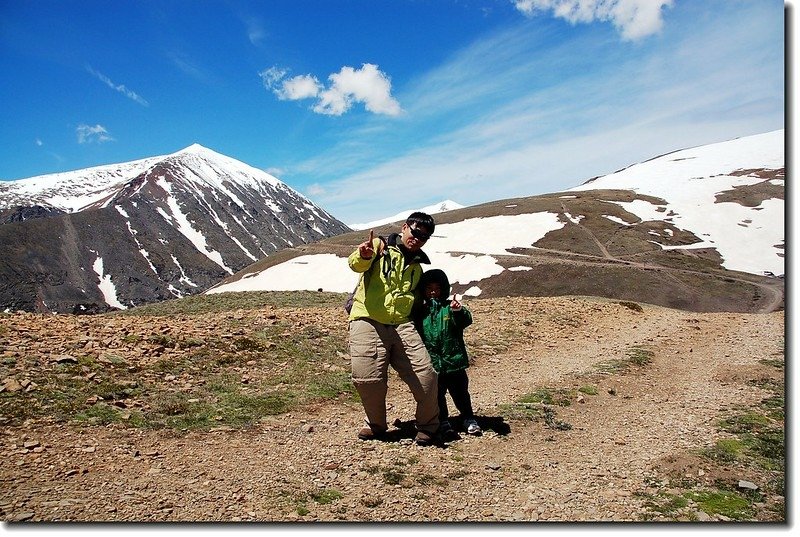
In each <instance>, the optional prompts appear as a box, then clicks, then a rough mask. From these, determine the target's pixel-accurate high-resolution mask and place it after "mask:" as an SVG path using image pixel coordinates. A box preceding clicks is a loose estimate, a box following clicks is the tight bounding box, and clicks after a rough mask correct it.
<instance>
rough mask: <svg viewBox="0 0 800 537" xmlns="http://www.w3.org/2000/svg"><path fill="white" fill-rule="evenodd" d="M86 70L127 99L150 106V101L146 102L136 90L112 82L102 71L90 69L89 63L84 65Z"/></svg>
mask: <svg viewBox="0 0 800 537" xmlns="http://www.w3.org/2000/svg"><path fill="white" fill-rule="evenodd" d="M86 70H87V71H89V72H90V73H91V74H92V75H94V76H95V77H97V78H98V79H99V80H100V81H102V82H103V83H105V85H106V86H108V87H109V88H111V89H113V90H115V91H118V92H119V93H122V94H123V95H125V97H127V98H128V99H131V100H132V101H135V102H137V103H139V104H141V105H142V106H150V103H148V102H147V101H146V100H144V99H143V98H142V97H141V96H139V95H137V94H136V92H134V91H131V90H129V89H128V88H126V87H125V85H124V84H115V83H114V82H112V81H111V79H110V78H108V77H107V76H106V75H104V74H103V73H100V72H98V71H95V70H94V69H92V66H91V65H87V66H86Z"/></svg>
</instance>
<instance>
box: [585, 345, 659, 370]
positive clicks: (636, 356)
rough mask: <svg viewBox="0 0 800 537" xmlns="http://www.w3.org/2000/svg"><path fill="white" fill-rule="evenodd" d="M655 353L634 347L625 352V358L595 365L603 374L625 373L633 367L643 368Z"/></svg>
mask: <svg viewBox="0 0 800 537" xmlns="http://www.w3.org/2000/svg"><path fill="white" fill-rule="evenodd" d="M654 356H655V353H654V352H653V351H651V350H649V349H646V348H644V347H639V346H634V347H629V348H628V349H626V350H625V358H621V359H614V360H607V361H604V362H600V363H598V364H595V368H596V369H597V370H598V371H599V372H600V373H603V374H617V373H625V372H627V371H628V370H630V368H631V367H634V366H635V367H643V366H646V365H647V364H649V363H650V362H651V361H652V360H653V357H654Z"/></svg>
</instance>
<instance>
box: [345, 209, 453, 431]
mask: <svg viewBox="0 0 800 537" xmlns="http://www.w3.org/2000/svg"><path fill="white" fill-rule="evenodd" d="M434 227H435V223H434V221H433V217H431V216H430V215H428V214H425V213H422V212H414V213H411V215H409V217H408V219H407V220H406V222H405V224H403V227H402V229H401V231H400V233H393V234H391V235H389V237H388V238H387V239H386V240H385V241H384V240H383V239H382V238H380V237H377V238H375V237H374V236H373V232H372V231H370V232H369V238H368V239H367V240H366V241H365V242H363V243H361V244H359V245H358V248H356V250H355V251H354V252H353V253H352V254H350V257H349V258H348V264H349V265H350V268H351V269H352V270H353V271H355V272H360V273H361V274H362V275H361V279H360V281H359V284H358V287H357V288H356V291H355V294H354V296H353V307H352V309H351V310H350V317H349V319H350V358H351V366H352V378H353V384H354V385H355V387H356V390H358V394H359V396H360V397H361V403H362V404H363V405H364V412H365V414H366V422H367V426H366V427H364V428H362V429H361V430H360V431H359V433H358V437H359V438H360V439H362V440H372V439H379V438H381V437H382V436H383V435H384V434H385V433H386V431H387V429H388V425H387V422H386V421H387V420H386V392H387V390H388V379H389V366H390V365H391V366H392V368H394V369H395V371H397V373H398V374H399V375H400V378H401V379H402V380H403V381H404V382H405V383H406V384H407V385H408V387H409V388H410V389H411V393H412V394H413V395H414V400H415V401H416V402H417V410H416V426H417V435H416V437H415V441H416V443H417V444H419V445H430V444H431V443H432V442H433V438H434V434H435V433H436V430H437V429H438V427H439V406H438V401H437V376H436V371H434V369H433V366H432V365H431V359H430V356H428V351H427V350H426V349H425V344H424V343H423V342H422V338H421V337H420V335H419V333H418V332H417V330H416V328H415V327H414V323H413V322H412V318H411V311H412V308H414V305H415V301H416V300H417V298H418V297H419V296H420V293H421V291H422V290H421V289H419V282H420V280H421V278H422V272H423V270H422V266H421V264H423V263H425V264H430V260H429V259H428V256H427V255H426V254H425V252H423V251H422V250H421V248H422V245H423V244H425V243H426V242H427V241H428V239H429V238H430V237H431V234H432V233H433V230H434Z"/></svg>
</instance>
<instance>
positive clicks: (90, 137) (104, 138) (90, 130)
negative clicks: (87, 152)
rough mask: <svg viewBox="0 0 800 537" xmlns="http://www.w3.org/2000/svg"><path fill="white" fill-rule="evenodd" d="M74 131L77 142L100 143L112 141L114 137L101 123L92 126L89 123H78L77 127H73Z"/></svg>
mask: <svg viewBox="0 0 800 537" xmlns="http://www.w3.org/2000/svg"><path fill="white" fill-rule="evenodd" d="M75 132H77V134H78V143H79V144H90V143H93V142H97V143H99V144H101V143H103V142H113V141H114V138H112V137H111V135H110V134H109V133H108V131H107V130H106V128H105V127H103V126H102V125H95V126H94V127H92V126H89V125H84V124H80V125H78V128H77V129H75Z"/></svg>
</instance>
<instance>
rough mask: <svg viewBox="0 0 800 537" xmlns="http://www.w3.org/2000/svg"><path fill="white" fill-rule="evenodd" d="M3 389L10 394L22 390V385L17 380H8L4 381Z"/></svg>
mask: <svg viewBox="0 0 800 537" xmlns="http://www.w3.org/2000/svg"><path fill="white" fill-rule="evenodd" d="M3 389H4V390H5V391H9V392H18V391H20V390H22V384H20V383H19V382H18V381H17V379H12V378H7V379H5V380H4V381H3Z"/></svg>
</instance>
